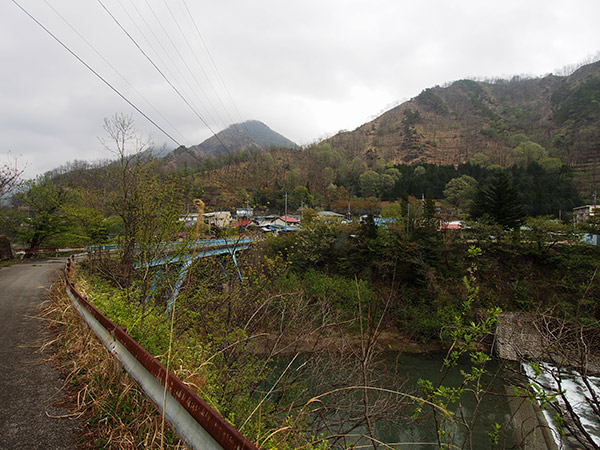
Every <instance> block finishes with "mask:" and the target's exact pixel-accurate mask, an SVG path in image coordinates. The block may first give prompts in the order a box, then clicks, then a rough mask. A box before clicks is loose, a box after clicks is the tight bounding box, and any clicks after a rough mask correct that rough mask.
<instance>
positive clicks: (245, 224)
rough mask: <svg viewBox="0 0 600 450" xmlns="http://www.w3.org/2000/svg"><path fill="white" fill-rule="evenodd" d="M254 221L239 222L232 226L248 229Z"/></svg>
mask: <svg viewBox="0 0 600 450" xmlns="http://www.w3.org/2000/svg"><path fill="white" fill-rule="evenodd" d="M251 223H252V221H251V220H244V219H242V220H238V221H237V222H236V223H234V224H233V225H232V226H233V227H247V226H248V225H249V224H251Z"/></svg>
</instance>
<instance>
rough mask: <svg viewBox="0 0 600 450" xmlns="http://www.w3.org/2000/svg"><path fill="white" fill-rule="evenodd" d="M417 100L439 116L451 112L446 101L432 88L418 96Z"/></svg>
mask: <svg viewBox="0 0 600 450" xmlns="http://www.w3.org/2000/svg"><path fill="white" fill-rule="evenodd" d="M415 100H416V101H417V102H418V103H419V104H421V105H422V106H424V107H425V108H426V109H428V110H430V111H433V112H435V113H437V114H447V113H448V112H449V109H448V105H446V103H445V102H444V100H443V99H442V98H441V97H440V96H439V95H438V94H436V92H435V91H434V90H433V89H431V88H428V89H425V90H424V91H422V92H421V93H420V94H419V95H417V97H416V99H415Z"/></svg>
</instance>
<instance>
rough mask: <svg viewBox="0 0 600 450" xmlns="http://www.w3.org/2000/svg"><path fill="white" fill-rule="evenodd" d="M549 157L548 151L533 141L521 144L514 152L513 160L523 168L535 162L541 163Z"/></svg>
mask: <svg viewBox="0 0 600 450" xmlns="http://www.w3.org/2000/svg"><path fill="white" fill-rule="evenodd" d="M547 157H548V152H547V151H546V149H545V148H544V147H542V146H541V145H539V144H537V143H535V142H531V141H526V142H521V143H520V144H519V145H518V146H517V147H516V148H515V149H514V150H513V159H514V161H515V163H516V164H517V165H518V166H521V167H527V166H529V164H531V163H533V162H536V163H539V162H540V161H542V160H546V158H547Z"/></svg>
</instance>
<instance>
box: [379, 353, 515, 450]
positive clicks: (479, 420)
mask: <svg viewBox="0 0 600 450" xmlns="http://www.w3.org/2000/svg"><path fill="white" fill-rule="evenodd" d="M383 357H384V358H385V360H386V362H387V364H386V365H387V366H388V367H389V368H390V369H391V370H395V371H396V372H397V374H398V376H400V377H405V378H406V384H405V389H406V390H407V391H409V392H410V391H412V392H415V393H417V394H419V389H418V385H417V381H418V380H419V378H422V379H427V380H430V381H431V382H433V383H434V384H435V383H436V381H437V380H439V377H440V368H441V367H442V362H443V359H444V357H445V353H435V354H427V355H416V354H406V353H405V354H401V355H398V354H394V353H388V354H385V355H383ZM461 370H463V371H465V372H468V371H470V370H471V364H470V361H469V360H468V359H465V360H464V361H461V362H460V363H459V365H458V367H456V368H453V369H452V370H451V371H450V373H449V374H448V376H447V377H446V378H445V379H444V381H443V384H444V385H445V386H452V387H458V386H460V384H461V382H462V381H463V379H464V378H463V376H462V375H461V373H460V371H461ZM486 371H487V372H488V373H489V374H490V376H484V377H483V378H482V380H483V386H485V387H489V388H490V393H489V394H488V395H486V396H483V400H482V401H481V402H480V403H479V404H477V401H476V399H475V397H474V396H473V394H471V393H470V392H466V393H464V394H463V396H462V397H461V400H460V406H459V404H458V402H457V403H456V404H454V405H452V406H451V407H450V410H451V411H452V412H453V413H454V415H455V418H457V419H458V418H460V417H461V416H462V417H464V419H465V422H467V423H469V425H470V426H471V427H472V433H469V432H468V431H467V429H466V428H465V427H464V426H461V425H455V424H449V425H448V426H447V427H446V430H447V431H448V432H450V433H452V435H453V438H452V439H451V440H450V442H451V443H452V444H454V445H456V446H457V447H458V448H472V449H486V448H492V445H491V441H490V437H489V434H488V433H489V432H491V431H492V430H493V426H494V424H496V423H498V424H500V425H501V426H502V429H501V432H500V433H499V440H498V443H497V444H496V445H495V446H494V447H493V448H509V447H511V446H513V445H514V438H513V432H512V429H510V425H509V423H510V420H509V419H510V412H509V408H508V405H507V402H506V398H505V396H504V393H505V389H504V383H503V381H502V380H501V378H502V377H503V375H505V372H503V371H502V370H500V368H499V366H498V364H497V363H495V362H493V361H492V362H490V363H488V364H487V365H486ZM492 375H495V376H492ZM476 408H477V412H476V416H475V417H476V419H475V422H473V423H471V420H472V419H473V412H474V411H475V409H476ZM414 409H415V408H414V407H413V408H410V407H409V411H408V412H410V411H414ZM424 410H425V412H426V413H427V412H429V414H425V415H423V416H422V417H421V418H419V419H417V420H411V419H410V418H406V417H400V418H399V420H398V421H397V423H391V422H387V421H380V422H378V423H376V425H375V433H376V438H377V439H379V440H381V441H382V442H386V443H388V444H390V445H392V447H393V448H398V449H404V448H406V449H431V448H437V447H438V441H437V432H436V425H435V423H434V421H433V419H432V415H431V413H430V411H431V408H427V407H425V408H424Z"/></svg>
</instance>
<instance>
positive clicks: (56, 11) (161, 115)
mask: <svg viewBox="0 0 600 450" xmlns="http://www.w3.org/2000/svg"><path fill="white" fill-rule="evenodd" d="M44 3H46V5H47V6H48V7H49V8H50V9H52V11H54V13H55V14H56V15H57V16H58V17H60V19H61V20H62V21H63V22H64V23H65V24H66V25H67V26H68V27H69V28H70V29H71V30H73V32H74V33H75V34H77V36H79V38H80V39H81V40H82V41H83V42H85V43H86V44H87V45H88V47H90V48H91V49H92V51H94V53H96V55H98V57H100V58H101V59H102V61H104V62H105V63H106V64H107V65H108V66H109V67H110V68H111V69H112V70H114V71H115V73H116V74H117V75H119V77H121V79H122V80H123V81H124V82H125V83H126V84H127V85H128V86H129V87H130V88H131V89H132V90H133V91H134V92H135V93H136V94H137V95H139V96H140V98H142V99H143V100H144V101H145V102H146V104H147V105H148V106H149V107H150V108H152V110H153V111H154V112H155V113H156V114H158V115H159V116H160V117H161V118H162V119H163V120H164V121H165V122H166V123H167V124H169V126H170V127H171V128H173V129H174V130H175V131H176V132H177V134H179V136H181V137H182V138H183V139H184V140H186V141H188V144H190V142H189V140H188V139H187V138H186V137H185V136H184V135H183V134H182V133H181V132H180V131H179V130H178V129H177V127H176V126H175V125H173V124H172V123H171V122H170V121H169V119H167V118H166V117H165V116H164V115H163V114H162V113H161V112H160V111H159V110H158V109H156V108H155V107H154V105H153V104H152V103H150V101H149V100H148V99H147V98H146V97H145V96H144V95H143V94H142V93H141V92H140V91H138V90H137V88H136V87H135V86H134V85H133V84H131V83H130V82H129V81H128V80H127V78H125V76H123V74H121V72H119V70H118V69H117V68H116V67H115V66H113V65H112V64H111V63H110V61H108V60H107V59H106V58H105V57H104V56H103V55H102V54H101V53H100V52H99V51H98V50H97V49H96V47H94V46H93V45H92V44H91V43H90V42H89V41H88V40H87V39H86V38H85V36H83V35H82V34H81V33H80V32H79V31H78V30H77V29H76V28H75V27H74V26H73V25H71V23H69V21H68V20H67V19H66V18H65V17H64V16H63V15H62V14H61V13H60V12H59V11H58V10H56V8H54V6H52V5H51V4H50V3H49V2H48V0H44ZM190 145H191V144H190Z"/></svg>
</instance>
